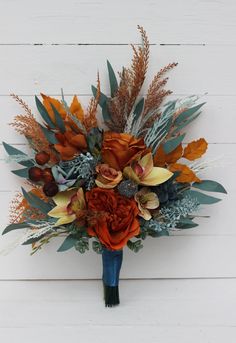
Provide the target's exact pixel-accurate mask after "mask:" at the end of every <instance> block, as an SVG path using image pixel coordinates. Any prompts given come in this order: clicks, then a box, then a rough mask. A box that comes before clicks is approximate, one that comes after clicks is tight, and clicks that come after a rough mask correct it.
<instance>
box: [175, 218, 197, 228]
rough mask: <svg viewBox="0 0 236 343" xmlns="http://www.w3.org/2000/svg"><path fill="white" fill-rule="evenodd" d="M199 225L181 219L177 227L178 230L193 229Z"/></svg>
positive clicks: (186, 219) (187, 219) (189, 220)
mask: <svg viewBox="0 0 236 343" xmlns="http://www.w3.org/2000/svg"><path fill="white" fill-rule="evenodd" d="M198 225H199V224H197V223H194V222H193V221H192V220H191V219H190V218H181V219H180V220H179V222H178V223H177V225H176V228H178V229H191V228H194V227H196V226H198Z"/></svg>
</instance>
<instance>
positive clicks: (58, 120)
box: [50, 103, 66, 133]
mask: <svg viewBox="0 0 236 343" xmlns="http://www.w3.org/2000/svg"><path fill="white" fill-rule="evenodd" d="M50 105H51V107H52V110H53V113H54V116H55V121H56V126H57V127H58V129H59V130H60V131H61V133H64V132H65V131H66V128H65V124H64V121H63V119H62V117H61V115H60V113H59V112H58V110H57V109H56V107H55V106H54V105H53V104H51V103H50Z"/></svg>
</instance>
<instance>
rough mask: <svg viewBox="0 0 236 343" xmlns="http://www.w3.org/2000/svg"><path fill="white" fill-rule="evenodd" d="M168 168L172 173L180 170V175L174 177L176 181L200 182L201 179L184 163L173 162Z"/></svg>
mask: <svg viewBox="0 0 236 343" xmlns="http://www.w3.org/2000/svg"><path fill="white" fill-rule="evenodd" d="M169 170H170V171H172V172H173V173H174V172H176V171H180V172H181V173H180V175H179V176H178V177H177V178H176V181H177V182H180V183H185V182H201V180H200V179H199V178H198V177H197V176H196V174H195V173H194V172H193V171H192V170H191V169H190V168H189V167H188V166H186V165H185V164H181V163H174V164H172V165H171V166H170V167H169Z"/></svg>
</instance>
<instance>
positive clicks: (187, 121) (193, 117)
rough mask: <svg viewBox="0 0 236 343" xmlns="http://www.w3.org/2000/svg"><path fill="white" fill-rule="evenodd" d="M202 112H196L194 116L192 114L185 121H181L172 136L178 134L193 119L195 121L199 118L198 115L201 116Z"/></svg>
mask: <svg viewBox="0 0 236 343" xmlns="http://www.w3.org/2000/svg"><path fill="white" fill-rule="evenodd" d="M200 114H201V112H199V113H197V114H195V115H194V116H192V117H191V118H190V119H188V120H185V121H184V122H183V123H181V125H179V126H178V127H177V128H176V129H175V130H174V131H173V132H172V136H174V135H176V134H177V133H178V132H179V131H181V130H182V129H183V128H184V127H185V126H187V125H189V124H190V123H191V122H192V121H194V120H195V119H197V117H199V116H200Z"/></svg>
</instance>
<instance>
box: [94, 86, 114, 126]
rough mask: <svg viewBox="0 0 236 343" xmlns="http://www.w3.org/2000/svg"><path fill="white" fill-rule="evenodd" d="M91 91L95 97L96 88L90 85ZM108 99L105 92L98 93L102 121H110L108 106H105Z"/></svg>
mask: <svg viewBox="0 0 236 343" xmlns="http://www.w3.org/2000/svg"><path fill="white" fill-rule="evenodd" d="M92 92H93V96H94V97H96V95H97V88H96V87H94V86H92ZM108 100H109V98H108V97H107V96H106V95H105V94H103V93H100V97H99V101H98V103H99V105H100V106H101V108H102V116H103V119H104V122H109V121H111V116H110V113H109V111H108V106H107V103H108Z"/></svg>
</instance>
